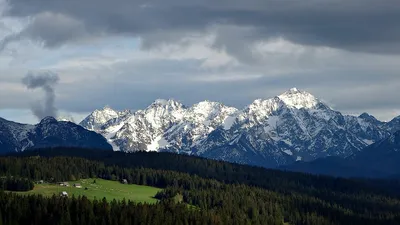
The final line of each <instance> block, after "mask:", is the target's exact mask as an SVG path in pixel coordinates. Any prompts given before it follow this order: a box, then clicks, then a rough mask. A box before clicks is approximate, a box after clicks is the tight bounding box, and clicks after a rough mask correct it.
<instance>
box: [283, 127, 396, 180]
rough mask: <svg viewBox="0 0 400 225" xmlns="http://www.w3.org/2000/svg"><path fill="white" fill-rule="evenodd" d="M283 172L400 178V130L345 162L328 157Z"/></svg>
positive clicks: (286, 167)
mask: <svg viewBox="0 0 400 225" xmlns="http://www.w3.org/2000/svg"><path fill="white" fill-rule="evenodd" d="M282 169H285V170H290V171H297V172H306V173H314V174H325V175H334V176H341V177H394V176H395V177H400V131H397V132H395V133H394V134H392V135H390V136H389V137H388V138H386V139H383V140H381V141H377V142H376V143H374V144H372V145H370V146H368V147H366V148H365V149H363V150H362V151H360V152H358V153H355V154H353V155H351V156H349V157H347V158H345V159H343V158H332V157H329V158H325V159H317V160H315V161H312V162H302V163H295V164H292V165H288V166H284V167H282Z"/></svg>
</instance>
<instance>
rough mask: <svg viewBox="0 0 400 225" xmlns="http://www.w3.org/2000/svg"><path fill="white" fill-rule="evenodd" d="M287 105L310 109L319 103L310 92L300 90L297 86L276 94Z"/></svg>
mask: <svg viewBox="0 0 400 225" xmlns="http://www.w3.org/2000/svg"><path fill="white" fill-rule="evenodd" d="M278 98H279V99H281V100H282V101H283V102H284V103H285V104H286V105H287V106H289V107H294V108H297V109H301V108H305V109H312V108H314V107H316V106H317V105H318V103H320V101H319V100H318V99H317V98H316V97H314V96H313V95H312V94H310V93H308V92H306V91H301V90H299V89H297V88H291V89H290V90H288V91H286V92H284V93H283V94H281V95H279V96H278Z"/></svg>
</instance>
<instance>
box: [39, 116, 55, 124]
mask: <svg viewBox="0 0 400 225" xmlns="http://www.w3.org/2000/svg"><path fill="white" fill-rule="evenodd" d="M57 122H58V121H57V120H56V118H54V117H52V116H46V117H45V118H43V119H42V120H41V121H40V123H39V124H49V123H57Z"/></svg>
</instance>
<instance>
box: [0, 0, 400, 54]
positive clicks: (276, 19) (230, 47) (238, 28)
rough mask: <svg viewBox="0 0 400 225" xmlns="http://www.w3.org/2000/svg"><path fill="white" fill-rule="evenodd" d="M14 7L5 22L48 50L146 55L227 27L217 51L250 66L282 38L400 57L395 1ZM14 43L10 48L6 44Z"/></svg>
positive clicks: (230, 0)
mask: <svg viewBox="0 0 400 225" xmlns="http://www.w3.org/2000/svg"><path fill="white" fill-rule="evenodd" d="M8 3H9V9H8V11H7V12H5V14H6V15H8V16H13V17H26V16H32V17H33V18H34V19H33V22H32V23H31V24H30V25H29V26H28V27H27V28H26V29H25V30H23V31H22V32H21V35H22V36H23V37H25V38H32V39H35V40H39V41H41V42H43V43H44V45H45V46H46V47H56V46H59V45H61V44H64V43H67V42H74V41H77V40H79V39H81V38H89V37H92V38H94V37H98V36H99V35H108V34H112V35H114V34H118V35H131V36H136V37H141V38H142V40H143V44H144V47H152V46H154V45H158V44H160V43H164V42H166V41H167V42H169V41H176V40H179V39H180V38H183V37H185V36H186V35H190V34H193V32H205V31H208V30H209V29H210V28H212V27H215V26H222V27H224V26H226V27H228V28H229V29H224V28H222V29H219V28H217V29H215V31H216V35H217V38H216V41H215V43H214V45H213V46H214V47H216V48H223V49H226V51H227V52H228V53H230V54H232V55H234V56H236V57H242V58H244V59H246V58H249V57H248V56H246V54H249V51H247V50H246V48H247V47H246V46H247V45H249V44H251V43H254V42H256V41H261V40H268V39H271V38H276V37H283V38H285V39H287V40H289V41H291V42H294V43H298V44H302V45H312V46H329V47H333V48H339V49H344V50H349V51H358V52H369V53H384V54H398V53H400V26H399V22H398V21H400V3H399V2H398V1H397V0H386V1H376V0H352V1H345V0H326V1H317V0H307V1H276V0H248V1H243V0H222V1H212V0H192V1H187V0H170V1H165V0H153V1H144V0H116V1H109V0H70V1H65V0H51V1H50V0H9V1H8ZM155 34H156V35H155ZM160 34H161V35H160ZM9 41H12V40H10V38H9V39H8V40H7V41H6V42H9ZM3 42H4V41H3ZM3 45H4V43H3ZM242 54H244V56H243V55H242Z"/></svg>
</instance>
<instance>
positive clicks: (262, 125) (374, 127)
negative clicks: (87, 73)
mask: <svg viewBox="0 0 400 225" xmlns="http://www.w3.org/2000/svg"><path fill="white" fill-rule="evenodd" d="M399 121H400V117H399V118H397V120H396V118H395V119H394V120H393V121H391V122H388V123H385V122H381V121H379V120H377V119H375V118H374V117H373V116H371V115H368V114H362V115H360V116H358V117H356V116H350V115H343V114H342V113H340V112H338V111H335V110H333V109H331V108H330V107H329V106H328V105H327V104H325V103H323V102H322V101H320V100H319V99H318V98H316V97H314V96H313V95H312V94H310V93H308V92H305V91H301V90H298V89H296V88H292V89H290V90H288V91H286V92H284V93H283V94H281V95H278V96H276V97H273V98H270V99H257V100H255V101H254V102H253V103H251V104H250V105H248V106H247V107H245V108H244V109H242V110H239V109H236V108H234V107H229V106H225V105H223V104H222V103H219V102H210V101H203V102H200V103H197V104H195V105H193V106H191V107H186V106H184V105H182V104H181V103H179V102H177V101H175V100H161V99H159V100H156V101H155V102H153V103H152V104H151V105H150V106H148V107H147V108H146V109H144V110H139V111H136V112H132V111H129V110H125V111H116V110H113V109H111V108H109V107H105V108H104V109H102V110H96V111H94V112H93V113H92V114H90V115H89V116H88V117H87V118H85V119H84V120H83V121H82V122H81V123H80V125H82V126H83V127H85V128H87V129H90V130H93V131H96V132H98V133H100V134H102V135H103V136H104V137H105V138H106V139H107V140H108V142H109V143H110V144H112V145H113V147H114V150H120V151H125V152H132V151H171V152H177V153H185V154H191V155H198V156H203V157H209V158H213V159H218V160H226V161H231V162H237V163H245V164H251V165H258V166H263V167H276V166H280V165H286V164H290V163H293V162H295V161H311V160H314V159H317V158H321V157H326V156H339V157H342V158H344V157H348V156H350V155H352V154H355V153H357V152H359V151H360V150H361V149H363V148H365V147H366V146H368V145H370V144H372V143H374V142H376V141H378V140H381V139H384V138H386V137H388V136H389V135H390V134H391V133H393V132H394V131H396V130H398V129H400V123H399Z"/></svg>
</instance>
